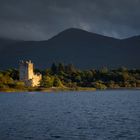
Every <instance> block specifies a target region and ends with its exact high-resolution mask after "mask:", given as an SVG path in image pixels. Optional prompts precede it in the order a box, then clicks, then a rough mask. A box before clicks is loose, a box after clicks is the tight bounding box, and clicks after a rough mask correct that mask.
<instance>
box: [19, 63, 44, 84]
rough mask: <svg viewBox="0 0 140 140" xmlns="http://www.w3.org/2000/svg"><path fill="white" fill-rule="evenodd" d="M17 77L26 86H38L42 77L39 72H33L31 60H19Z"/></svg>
mask: <svg viewBox="0 0 140 140" xmlns="http://www.w3.org/2000/svg"><path fill="white" fill-rule="evenodd" d="M19 79H20V80H21V81H23V82H24V83H25V85H26V86H32V87H34V86H39V85H40V80H41V79H42V75H41V74H39V73H38V74H34V70H33V63H32V62H31V61H21V62H20V64H19Z"/></svg>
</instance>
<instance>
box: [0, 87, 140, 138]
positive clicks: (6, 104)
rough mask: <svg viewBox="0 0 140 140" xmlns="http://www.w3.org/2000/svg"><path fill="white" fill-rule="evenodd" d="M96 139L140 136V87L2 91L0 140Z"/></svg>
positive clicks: (0, 94)
mask: <svg viewBox="0 0 140 140" xmlns="http://www.w3.org/2000/svg"><path fill="white" fill-rule="evenodd" d="M94 139H95V140H109V139H110V140H118V139H119V140H138V139H140V90H105V91H94V92H92V91H88V92H87V91H82V92H78V91H77V92H75V91H73V92H56V93H43V92H31V93H28V92H27V93H2V92H1V93H0V140H94Z"/></svg>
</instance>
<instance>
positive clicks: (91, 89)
mask: <svg viewBox="0 0 140 140" xmlns="http://www.w3.org/2000/svg"><path fill="white" fill-rule="evenodd" d="M97 90H98V91H99V90H100V91H104V90H140V88H139V87H136V88H126V87H120V88H106V89H96V88H87V87H77V88H67V87H52V88H25V89H14V88H6V89H0V93H1V92H9V93H12V92H19V93H20V92H58V91H97Z"/></svg>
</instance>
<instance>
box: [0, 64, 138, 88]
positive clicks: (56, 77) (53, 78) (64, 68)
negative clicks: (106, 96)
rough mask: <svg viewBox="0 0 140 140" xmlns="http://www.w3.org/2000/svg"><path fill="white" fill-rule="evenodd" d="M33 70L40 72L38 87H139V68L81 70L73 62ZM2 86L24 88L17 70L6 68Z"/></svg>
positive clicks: (2, 74)
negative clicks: (40, 77)
mask: <svg viewBox="0 0 140 140" xmlns="http://www.w3.org/2000/svg"><path fill="white" fill-rule="evenodd" d="M35 72H40V73H41V74H42V76H43V77H42V80H41V81H40V83H41V84H40V87H43V88H50V87H62V88H63V87H68V88H77V87H83V88H84V87H86V88H87V87H88V88H96V89H106V88H113V89H114V88H123V87H125V88H137V87H140V70H139V69H127V68H125V67H121V68H118V69H108V68H107V67H103V68H101V69H98V70H97V69H89V70H81V69H78V68H76V67H75V66H74V65H73V64H68V65H64V64H63V63H53V64H52V65H51V67H50V68H47V69H46V70H39V69H36V70H35ZM2 88H20V89H22V88H25V85H24V83H23V82H21V81H19V71H18V70H17V69H8V70H5V71H0V89H2Z"/></svg>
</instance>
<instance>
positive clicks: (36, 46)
mask: <svg viewBox="0 0 140 140" xmlns="http://www.w3.org/2000/svg"><path fill="white" fill-rule="evenodd" d="M2 42H4V44H3V43H2ZM139 52H140V36H135V37H131V38H127V39H122V40H120V39H115V38H111V37H107V36H103V35H99V34H95V33H90V32H87V31H84V30H81V29H75V28H70V29H67V30H65V31H63V32H61V33H59V34H58V35H56V36H54V37H53V38H51V39H49V40H46V41H15V40H14V41H11V40H6V41H3V39H0V69H3V68H10V67H17V66H18V61H19V60H21V59H28V60H29V59H31V60H32V61H33V62H34V63H35V66H37V67H38V68H47V67H48V66H50V65H51V64H52V62H63V63H66V64H67V63H73V64H74V65H76V66H77V67H79V68H100V67H103V66H107V67H110V68H116V67H121V66H126V67H128V68H140V62H139V60H140V55H139Z"/></svg>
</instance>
